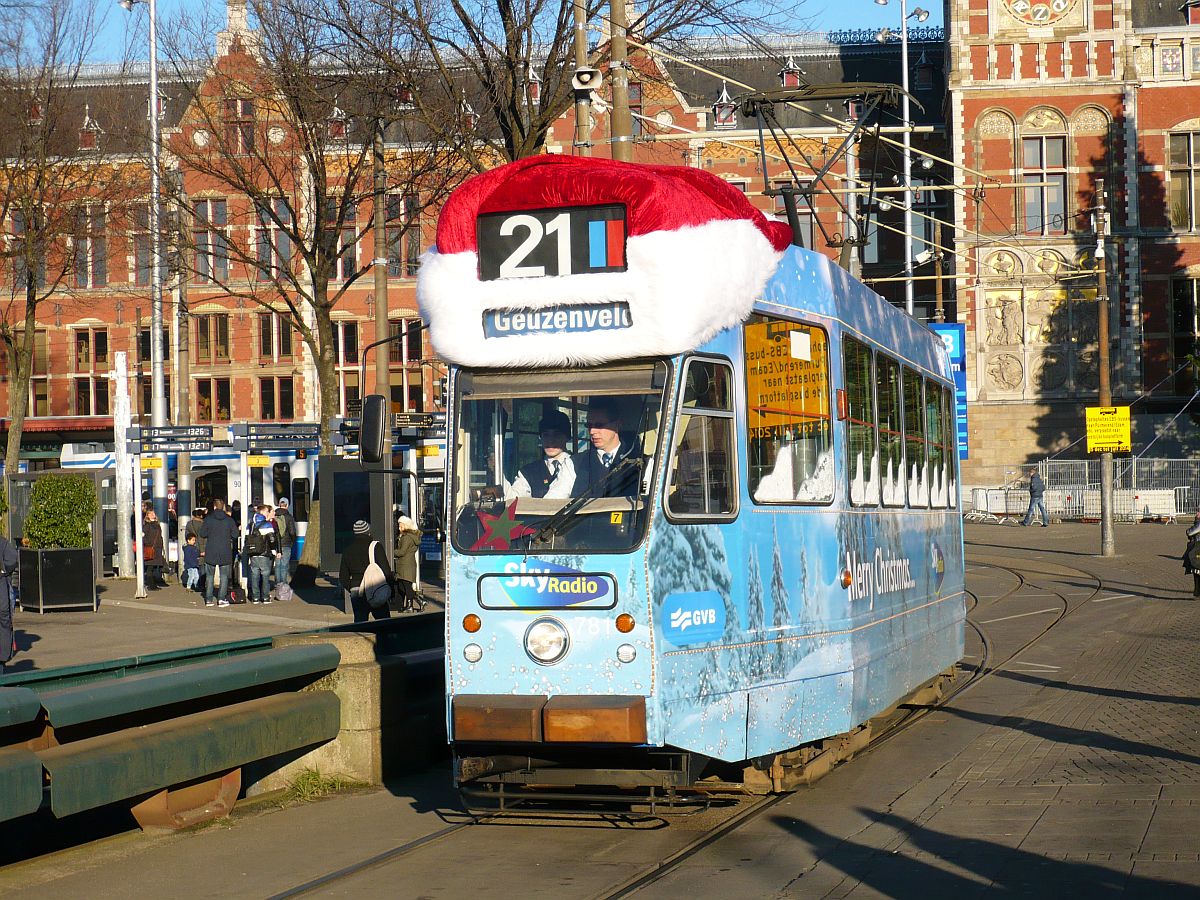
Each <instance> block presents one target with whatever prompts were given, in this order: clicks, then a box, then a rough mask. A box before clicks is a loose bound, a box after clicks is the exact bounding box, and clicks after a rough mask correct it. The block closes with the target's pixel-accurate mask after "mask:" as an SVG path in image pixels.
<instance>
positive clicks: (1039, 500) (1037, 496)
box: [1021, 469, 1050, 528]
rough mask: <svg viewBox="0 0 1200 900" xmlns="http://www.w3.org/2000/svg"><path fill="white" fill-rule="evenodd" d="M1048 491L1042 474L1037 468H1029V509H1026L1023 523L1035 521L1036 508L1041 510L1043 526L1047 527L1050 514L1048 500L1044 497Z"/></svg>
mask: <svg viewBox="0 0 1200 900" xmlns="http://www.w3.org/2000/svg"><path fill="white" fill-rule="evenodd" d="M1045 493H1046V483H1045V482H1044V481H1042V476H1041V475H1039V474H1038V470H1037V469H1030V470H1029V509H1027V510H1025V520H1024V521H1023V522H1021V524H1022V525H1028V524H1029V523H1030V522H1032V521H1033V514H1034V512H1035V511H1036V510H1041V513H1042V527H1043V528H1047V527H1049V525H1050V514H1049V513H1048V512H1046V501H1045V499H1044V496H1045Z"/></svg>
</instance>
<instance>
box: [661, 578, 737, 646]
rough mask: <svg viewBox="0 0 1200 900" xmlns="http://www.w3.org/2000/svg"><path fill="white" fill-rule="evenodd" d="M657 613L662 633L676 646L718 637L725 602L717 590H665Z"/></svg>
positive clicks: (723, 615)
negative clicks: (680, 591) (672, 591)
mask: <svg viewBox="0 0 1200 900" xmlns="http://www.w3.org/2000/svg"><path fill="white" fill-rule="evenodd" d="M660 615H661V621H662V632H663V637H665V638H666V639H667V640H668V641H670V642H671V643H672V644H674V645H675V646H676V647H682V646H685V645H687V644H705V643H708V642H710V641H716V640H720V638H721V635H723V634H724V633H725V603H724V601H723V600H722V599H721V595H720V594H718V593H717V592H716V591H694V592H687V593H680V594H668V595H667V598H666V599H665V600H664V601H663V605H662V613H661V614H660Z"/></svg>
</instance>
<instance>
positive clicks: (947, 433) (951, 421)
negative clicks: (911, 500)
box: [942, 387, 958, 509]
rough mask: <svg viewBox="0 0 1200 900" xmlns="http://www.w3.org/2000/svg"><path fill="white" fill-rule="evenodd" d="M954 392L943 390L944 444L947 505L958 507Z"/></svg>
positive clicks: (956, 426) (948, 389) (947, 389)
mask: <svg viewBox="0 0 1200 900" xmlns="http://www.w3.org/2000/svg"><path fill="white" fill-rule="evenodd" d="M954 413H955V408H954V391H952V390H951V389H950V388H946V387H944V388H942V434H943V435H944V437H943V439H942V442H943V443H944V444H945V445H946V505H947V506H948V507H950V508H951V509H956V508H957V507H958V448H956V447H955V446H954V444H955V438H956V436H957V435H956V434H955V432H956V430H957V428H958V423H957V422H956V421H955V418H954Z"/></svg>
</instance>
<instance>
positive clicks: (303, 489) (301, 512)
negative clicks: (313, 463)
mask: <svg viewBox="0 0 1200 900" xmlns="http://www.w3.org/2000/svg"><path fill="white" fill-rule="evenodd" d="M308 504H309V494H308V479H307V478H293V479H292V518H293V519H295V520H296V521H297V522H307V521H308Z"/></svg>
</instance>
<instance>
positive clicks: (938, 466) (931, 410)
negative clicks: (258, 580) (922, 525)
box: [925, 381, 946, 509]
mask: <svg viewBox="0 0 1200 900" xmlns="http://www.w3.org/2000/svg"><path fill="white" fill-rule="evenodd" d="M925 428H926V432H927V435H928V438H929V440H928V443H927V444H926V447H927V448H928V454H929V469H928V472H929V505H930V506H931V507H934V508H936V509H945V508H946V440H945V433H944V432H943V431H942V389H941V387H940V386H939V385H938V384H936V383H935V382H932V381H927V382H925Z"/></svg>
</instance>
